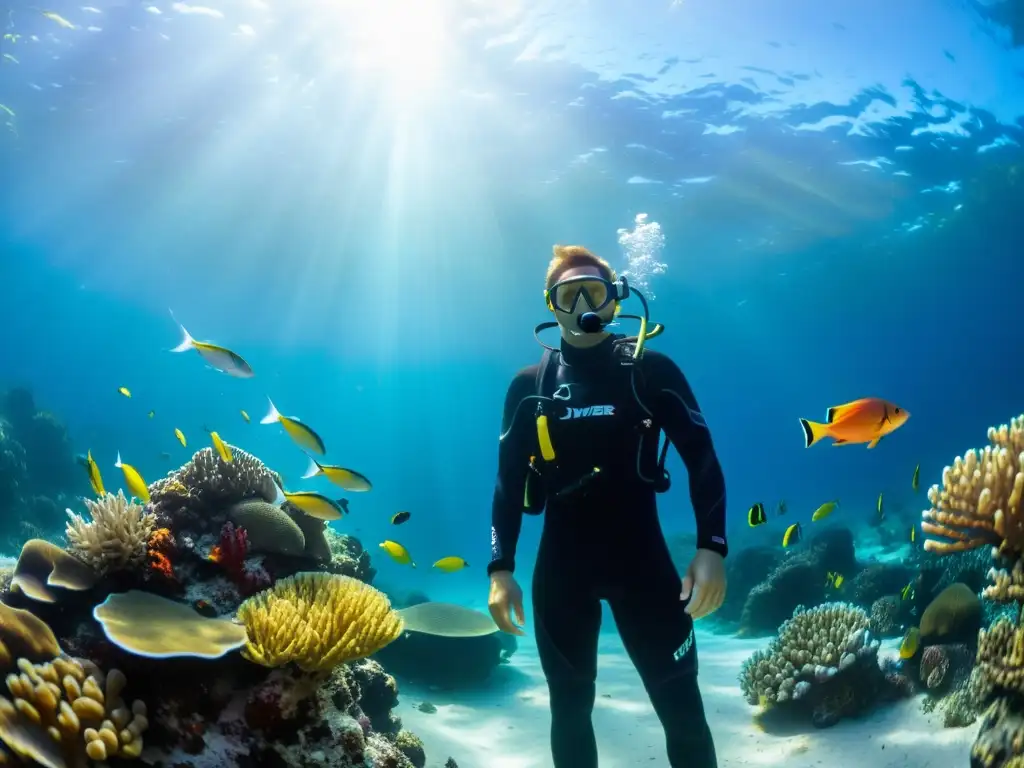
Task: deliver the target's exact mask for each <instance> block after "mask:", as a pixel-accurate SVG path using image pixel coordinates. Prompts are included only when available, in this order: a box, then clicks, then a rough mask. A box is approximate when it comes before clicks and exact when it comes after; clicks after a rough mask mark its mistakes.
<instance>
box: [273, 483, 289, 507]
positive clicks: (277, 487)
mask: <svg viewBox="0 0 1024 768" xmlns="http://www.w3.org/2000/svg"><path fill="white" fill-rule="evenodd" d="M286 501H288V498H287V497H286V496H285V495H284V488H282V487H281V484H280V483H278V482H277V481H276V480H275V481H274V500H273V501H272V502H270V503H271V504H273V505H274V506H277V507H279V506H281V505H282V504H284V503H285V502H286Z"/></svg>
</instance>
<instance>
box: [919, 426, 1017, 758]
mask: <svg viewBox="0 0 1024 768" xmlns="http://www.w3.org/2000/svg"><path fill="white" fill-rule="evenodd" d="M988 439H989V445H987V446H985V447H984V448H983V449H981V450H980V451H979V450H973V449H972V450H970V451H967V453H965V454H964V455H963V456H962V457H959V456H958V457H957V458H956V459H955V460H954V461H953V464H952V465H951V466H948V467H946V468H945V469H944V470H943V472H942V485H941V486H940V485H933V486H932V487H931V488H930V489H929V491H928V500H929V501H930V502H931V508H930V509H928V510H926V511H925V512H923V513H922V518H923V522H922V525H921V528H922V530H923V531H924V532H925V533H926V534H928V535H929V536H933V537H938V538H931V539H928V540H927V541H925V549H926V550H927V551H929V552H934V553H939V554H947V553H957V552H966V551H970V550H975V549H979V548H982V547H989V546H991V547H993V551H992V554H993V558H994V560H995V561H996V565H997V566H999V567H997V568H993V569H992V570H991V572H990V575H991V579H992V584H991V586H989V587H988V588H987V589H986V590H985V592H984V595H985V597H986V598H987V599H990V600H993V601H996V602H999V603H1005V604H1012V605H1013V607H1014V610H1013V611H1012V613H1010V614H1009V616H1007V617H1003V618H1000V619H998V620H997V621H996V622H995V623H994V624H993V625H992V626H991V627H989V628H988V629H987V630H985V629H983V630H982V631H981V632H980V633H979V636H978V649H977V661H976V663H977V667H976V671H975V673H974V674H972V679H973V678H974V676H975V675H976V676H977V679H976V680H974V682H973V684H972V683H969V684H968V688H969V689H970V688H973V689H975V690H976V691H977V696H976V698H980V699H981V704H983V705H987V709H986V711H985V715H984V718H983V720H982V724H981V728H980V730H979V732H978V736H977V738H976V739H975V742H974V746H973V748H972V750H971V764H972V765H976V766H984V767H985V768H1014V767H1016V766H1020V765H1022V764H1024V674H1022V673H1021V665H1022V663H1024V626H1022V625H1021V611H1020V603H1021V597H1022V595H1024V565H1022V563H1021V561H1022V558H1024V514H1022V511H1021V500H1022V495H1024V415H1022V416H1018V417H1016V418H1014V419H1012V420H1011V421H1010V423H1009V424H1003V425H1002V426H1000V427H998V428H996V427H990V428H989V430H988ZM954 586H955V585H954ZM978 613H979V614H980V613H981V611H980V609H979V610H978ZM970 695H972V694H971V693H970V692H968V693H966V694H964V695H963V696H962V698H969V697H970Z"/></svg>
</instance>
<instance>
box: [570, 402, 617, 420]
mask: <svg viewBox="0 0 1024 768" xmlns="http://www.w3.org/2000/svg"><path fill="white" fill-rule="evenodd" d="M614 415H615V406H614V405H588V406H587V407H585V408H566V409H565V414H564V415H563V416H560V417H559V418H560V419H561V420H562V421H565V420H566V419H585V418H588V417H590V416H614Z"/></svg>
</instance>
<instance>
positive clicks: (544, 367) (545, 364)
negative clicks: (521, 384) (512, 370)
mask: <svg viewBox="0 0 1024 768" xmlns="http://www.w3.org/2000/svg"><path fill="white" fill-rule="evenodd" d="M556 354H558V352H557V351H556V350H554V349H550V348H545V349H544V354H542V355H541V357H540V364H539V365H538V366H537V381H536V383H535V385H534V388H535V390H536V393H537V395H538V396H540V397H544V396H545V395H544V381H545V380H546V379H547V374H548V368H550V367H551V364H552V362H553V363H554V364H555V365H557V364H558V361H557V360H555V355H556Z"/></svg>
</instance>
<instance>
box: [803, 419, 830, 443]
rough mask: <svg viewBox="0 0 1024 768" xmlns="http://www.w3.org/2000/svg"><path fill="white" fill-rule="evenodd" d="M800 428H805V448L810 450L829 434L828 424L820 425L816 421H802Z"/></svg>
mask: <svg viewBox="0 0 1024 768" xmlns="http://www.w3.org/2000/svg"><path fill="white" fill-rule="evenodd" d="M800 426H801V427H803V430H804V448H810V447H811V446H812V445H814V444H815V443H816V442H818V441H819V440H821V438H823V437H825V436H826V435H827V434H828V425H827V424H819V423H818V422H816V421H808V420H807V419H800Z"/></svg>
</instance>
